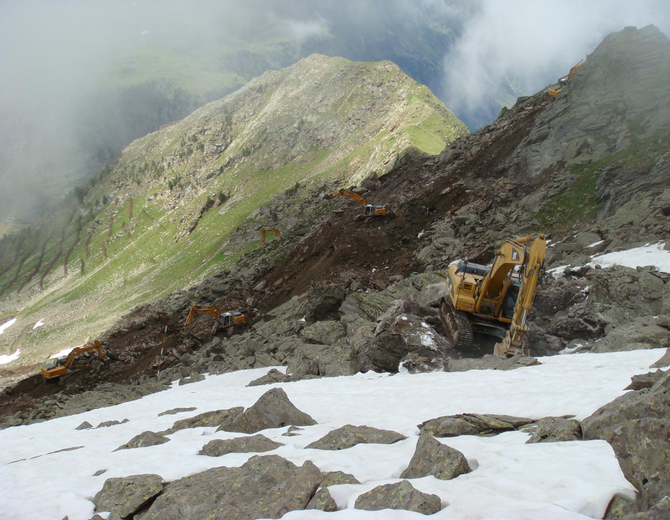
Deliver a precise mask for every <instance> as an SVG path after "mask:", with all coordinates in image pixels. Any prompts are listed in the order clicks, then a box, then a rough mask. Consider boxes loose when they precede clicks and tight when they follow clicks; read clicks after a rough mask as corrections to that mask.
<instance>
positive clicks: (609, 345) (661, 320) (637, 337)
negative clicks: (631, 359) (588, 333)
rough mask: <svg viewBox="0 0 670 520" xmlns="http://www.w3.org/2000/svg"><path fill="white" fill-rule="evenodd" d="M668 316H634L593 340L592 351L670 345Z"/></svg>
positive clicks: (613, 350) (639, 348)
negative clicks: (603, 335) (602, 336)
mask: <svg viewBox="0 0 670 520" xmlns="http://www.w3.org/2000/svg"><path fill="white" fill-rule="evenodd" d="M669 329H670V318H668V317H667V316H661V317H658V316H657V317H651V316H647V317H644V318H636V319H634V320H632V321H630V322H626V323H623V324H622V325H621V326H618V327H616V328H614V329H612V330H611V331H610V332H609V333H608V334H607V335H606V336H605V337H604V338H601V339H599V340H598V341H597V342H595V343H594V344H593V346H592V348H591V351H592V352H618V351H622V350H641V349H651V348H661V347H667V346H670V330H669Z"/></svg>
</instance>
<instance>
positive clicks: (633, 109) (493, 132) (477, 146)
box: [0, 27, 670, 518]
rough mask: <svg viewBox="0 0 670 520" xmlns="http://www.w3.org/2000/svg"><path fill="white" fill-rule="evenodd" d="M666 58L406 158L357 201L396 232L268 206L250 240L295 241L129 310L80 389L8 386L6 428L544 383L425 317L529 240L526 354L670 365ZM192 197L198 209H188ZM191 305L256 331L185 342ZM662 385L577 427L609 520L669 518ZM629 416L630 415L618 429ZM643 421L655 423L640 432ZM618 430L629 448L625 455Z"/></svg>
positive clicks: (642, 61)
mask: <svg viewBox="0 0 670 520" xmlns="http://www.w3.org/2000/svg"><path fill="white" fill-rule="evenodd" d="M669 51H670V41H668V39H667V38H666V37H665V36H663V35H662V34H661V33H660V32H659V31H658V30H657V29H655V28H654V27H647V28H644V29H640V30H636V29H625V30H623V31H620V32H618V33H615V34H613V35H611V36H609V37H608V38H607V39H605V40H604V41H603V42H602V44H601V45H599V46H598V48H597V49H595V50H594V52H593V53H592V54H591V55H590V56H589V59H588V61H587V64H586V66H584V68H582V69H581V70H580V71H579V72H578V73H577V75H576V76H575V77H574V79H573V80H572V81H571V82H570V83H568V84H567V85H565V86H564V87H563V90H562V91H561V93H560V95H559V97H558V98H557V99H555V100H554V99H553V98H552V97H550V96H549V95H548V94H547V93H546V92H545V91H542V92H539V93H537V94H536V95H534V96H530V97H527V98H522V99H519V100H518V101H517V103H516V105H515V106H514V107H513V108H512V109H510V110H508V111H504V112H503V113H502V114H501V116H500V117H499V118H498V119H497V120H496V121H495V122H494V123H493V124H492V125H490V126H488V127H485V128H483V129H482V130H480V131H479V132H477V133H476V134H474V135H469V136H463V137H461V138H460V139H457V140H455V141H454V142H451V143H449V145H448V146H447V147H446V148H445V150H444V151H443V152H442V153H440V154H439V155H438V156H428V155H421V154H416V155H413V156H409V157H407V158H405V159H403V160H401V161H400V162H399V163H397V164H396V165H395V167H393V168H392V169H391V170H390V171H389V172H388V173H387V174H386V175H384V176H383V177H382V178H381V179H379V180H376V179H367V180H366V181H365V182H362V183H361V184H362V186H361V189H360V190H359V191H361V192H363V193H365V194H366V196H368V197H369V198H371V199H374V200H375V201H380V202H384V203H385V204H386V205H387V206H388V207H389V208H392V209H393V211H394V213H395V215H396V218H395V219H377V220H374V219H368V220H367V221H361V220H359V219H354V216H355V215H356V214H357V209H356V208H355V207H354V206H355V205H354V204H352V203H347V202H343V203H341V205H340V206H337V207H338V208H339V209H341V210H342V211H336V212H332V210H333V206H332V205H331V204H332V203H331V202H326V201H323V200H320V195H321V194H323V193H325V192H326V189H327V188H328V187H327V186H325V187H324V186H322V185H320V184H319V183H316V184H314V185H312V186H309V187H308V188H306V189H305V191H304V195H303V196H302V197H295V196H294V195H293V194H291V193H286V194H284V195H282V196H280V197H278V198H275V199H272V200H268V201H267V202H266V204H265V205H264V206H261V207H260V208H259V210H258V213H257V216H258V218H259V220H258V221H259V222H260V217H261V216H263V218H265V219H266V218H267V217H268V216H271V215H273V214H276V215H277V216H280V215H282V219H279V220H277V222H279V223H280V226H281V222H282V221H283V219H284V218H285V219H286V221H288V222H291V223H292V225H291V226H290V228H289V230H288V232H287V233H285V234H283V235H282V236H281V239H280V240H275V241H273V242H271V243H270V245H269V246H268V247H265V248H255V249H253V250H252V251H249V252H248V253H246V254H244V255H242V256H240V257H239V258H238V259H236V262H235V263H234V264H233V263H232V262H231V263H230V267H227V268H226V269H225V270H222V271H220V272H218V273H217V274H215V275H213V276H211V277H210V278H207V279H205V280H203V281H202V282H200V283H199V284H197V285H195V286H193V287H191V288H190V289H189V290H187V291H179V292H173V293H171V294H169V295H168V296H166V297H164V298H162V299H160V300H158V301H155V302H154V303H152V304H149V305H141V306H139V307H137V308H135V309H133V311H132V312H130V313H129V314H128V315H126V316H124V317H123V318H122V319H121V320H119V321H118V322H116V323H115V324H114V326H112V327H111V328H109V329H108V330H107V331H106V332H105V333H104V334H103V335H102V336H101V339H102V340H103V343H104V344H105V346H106V348H108V350H109V351H110V352H112V353H113V354H114V355H115V356H116V357H118V358H119V360H120V362H119V361H116V362H112V363H110V364H108V365H107V366H103V365H102V364H101V363H100V362H99V361H97V360H96V359H95V358H90V359H88V360H86V359H83V360H82V362H81V364H80V366H81V367H82V371H81V373H80V374H79V375H78V377H77V378H75V379H73V380H71V381H70V382H66V383H65V384H64V385H63V386H62V387H60V388H59V387H48V386H47V385H44V384H42V382H41V381H40V379H39V377H33V378H28V379H25V380H23V381H22V382H20V383H18V384H16V385H14V386H12V387H11V388H9V389H8V390H6V391H5V393H4V394H3V395H2V396H0V402H2V404H3V406H4V407H5V409H6V410H7V415H6V417H5V420H4V423H5V424H7V425H8V424H25V423H29V422H35V421H40V420H44V419H47V418H50V417H54V416H60V415H69V414H72V413H77V412H80V411H84V410H87V409H91V408H96V407H99V406H104V405H108V404H113V403H117V402H119V401H121V400H125V399H131V398H136V397H139V396H141V395H144V394H146V393H150V392H153V391H155V390H156V389H157V388H161V387H164V386H165V385H167V384H168V382H170V381H174V380H177V379H179V380H180V383H181V384H187V383H191V382H195V381H199V380H201V379H203V378H204V375H203V374H205V373H209V374H218V373H223V372H228V371H232V370H238V369H242V368H259V367H267V366H275V365H285V366H287V367H288V369H287V372H288V375H285V374H283V373H281V372H270V373H269V374H268V375H267V376H265V379H264V380H262V381H259V382H257V384H260V383H267V382H287V381H296V380H298V379H305V378H315V377H323V376H326V377H327V376H334V375H346V374H354V373H356V372H358V371H367V370H374V371H383V372H398V371H407V372H410V373H413V372H422V371H426V370H440V371H463V370H470V369H473V368H479V369H497V370H509V369H516V368H519V367H526V366H532V365H535V364H536V363H537V360H536V359H534V358H513V359H510V360H501V359H495V358H491V357H483V358H481V359H473V357H476V356H474V353H462V352H458V351H455V350H454V349H453V348H452V346H451V345H450V344H449V343H448V342H447V341H446V340H445V339H444V334H443V331H442V329H441V325H440V322H439V320H438V319H437V310H436V303H437V301H438V298H439V296H440V291H443V290H444V289H443V287H444V285H443V283H442V281H443V279H444V272H443V269H444V268H445V267H446V266H447V265H448V264H449V263H450V262H451V261H453V260H454V259H457V258H466V259H469V260H472V261H477V262H480V263H487V262H489V261H490V260H491V259H492V258H493V254H494V252H495V250H496V249H497V247H498V245H499V243H500V241H501V240H502V239H504V238H508V237H510V236H517V235H522V234H527V233H533V232H544V233H547V234H548V235H549V237H550V239H551V242H550V244H549V248H548V257H547V261H546V263H545V267H546V268H547V270H548V272H547V274H546V275H545V276H544V277H543V279H542V281H541V285H540V289H539V292H538V295H537V299H536V305H535V307H534V309H533V313H532V315H531V317H530V326H531V334H530V338H529V339H530V348H531V352H532V353H533V355H536V356H538V355H547V354H557V353H559V352H563V353H578V352H583V351H588V350H590V351H593V352H606V351H616V350H631V349H649V348H656V347H667V346H669V345H670V273H669V272H668V271H669V267H668V265H670V263H666V262H667V258H668V255H670V252H669V251H668V247H669V246H668V245H667V241H666V239H667V237H668V235H669V234H670V210H669V209H668V208H669V207H670V190H669V189H668V188H667V186H668V185H670V171H669V169H668V157H669V155H668V152H667V149H668V143H670V117H668V116H669V115H670V114H668V112H667V110H666V107H665V105H663V102H662V100H663V93H665V92H666V91H667V88H668V85H669V84H670V64H668V62H667V60H665V61H664V59H663V57H665V56H668V55H670V53H669ZM654 56H655V58H654ZM641 85H642V86H641ZM412 105H413V104H411V105H409V106H410V107H411V106H412ZM203 115H204V114H203ZM192 117H194V118H198V117H200V116H199V112H196V113H195V114H194V115H193V116H192ZM204 124H205V123H203V125H204ZM168 130H170V129H168ZM270 137H272V136H270ZM147 142H149V141H147ZM217 142H218V141H217ZM228 147H229V148H231V147H232V145H228ZM231 150H235V148H234V147H232V148H231ZM129 153H133V152H132V148H131V150H130V151H129ZM242 155H243V154H242ZM234 156H235V155H234ZM235 157H238V156H235ZM232 164H234V165H239V166H241V165H243V164H244V160H243V159H239V162H235V161H234V162H233V163H232ZM259 164H260V163H259ZM231 166H232V165H231ZM234 168H235V167H233V171H234ZM183 196H184V198H185V199H184V200H189V199H188V197H190V195H189V190H185V191H184V195H183ZM159 200H161V199H159ZM226 204H228V202H226ZM338 204H339V203H338ZM224 207H225V205H224ZM198 227H199V226H198ZM249 229H251V228H247V227H245V226H241V227H240V228H239V229H238V231H236V232H235V233H233V234H232V235H231V238H230V240H231V242H236V241H239V243H243V241H244V236H245V233H247V230H249ZM176 243H177V244H179V243H181V241H180V242H176ZM645 244H647V245H645ZM624 251H627V253H624ZM611 253H617V254H618V256H610V254H611ZM626 258H627V259H628V260H626ZM631 258H632V260H631ZM659 259H660V260H659ZM612 264H618V265H615V266H613V267H612V266H611V265H612ZM654 266H655V267H654ZM201 302H208V303H213V304H214V305H216V306H218V307H219V308H222V309H230V308H240V309H243V310H244V311H245V312H246V313H247V315H248V318H249V325H248V326H247V327H240V328H236V329H233V330H232V331H231V333H230V334H229V335H228V334H219V335H217V336H212V333H211V325H212V322H211V318H209V317H200V319H198V320H196V322H195V323H194V324H193V325H192V326H191V327H190V328H185V327H183V320H184V317H185V315H186V312H187V310H188V308H189V306H190V305H192V304H194V303H201ZM208 318H209V319H208ZM166 324H167V326H168V328H167V338H166V341H165V345H164V346H165V352H166V354H165V356H164V358H163V360H162V371H161V373H160V376H159V377H157V369H158V360H157V356H159V354H160V352H161V348H162V347H163V344H162V338H163V331H164V328H165V326H166ZM8 332H11V328H10V329H9V330H8ZM8 332H6V333H5V334H7V333H8ZM478 354H479V357H481V354H482V352H479V353H478ZM658 366H659V367H665V366H667V363H666V364H661V365H658ZM100 383H102V384H100ZM128 383H130V384H128ZM96 385H97V386H96ZM667 385H668V379H667V374H664V373H663V372H660V373H657V374H656V375H654V374H653V373H652V374H649V375H647V376H644V377H642V378H639V379H637V380H634V381H633V386H632V388H633V389H635V393H634V394H630V395H633V396H634V397H628V398H626V400H625V401H623V403H622V402H617V401H615V402H614V403H612V404H611V405H606V407H605V408H604V409H603V410H601V412H600V413H598V414H594V416H593V417H591V418H589V419H586V420H585V422H584V425H583V428H582V429H583V435H584V438H601V439H606V440H608V441H610V442H611V443H612V444H613V446H614V447H615V452H616V453H617V455H618V456H619V458H620V462H621V466H622V469H623V471H624V474H625V475H626V477H627V478H628V480H629V481H630V482H631V483H632V484H633V485H635V486H636V489H637V490H638V498H637V501H635V502H631V501H624V502H625V503H620V502H617V503H614V502H613V503H612V505H611V507H610V511H609V512H608V515H609V517H610V518H617V516H616V515H619V516H618V517H623V516H624V515H626V514H633V513H636V512H638V511H646V510H647V509H652V510H653V511H660V513H659V514H661V515H662V514H663V508H664V507H667V504H666V505H664V504H663V503H662V498H663V496H665V495H667V494H668V492H669V491H670V474H668V473H667V470H663V471H661V470H660V469H659V466H658V464H657V463H656V462H655V460H656V457H657V454H658V453H660V451H659V450H665V451H663V453H665V452H666V451H667V449H668V442H667V436H665V437H664V436H663V434H659V432H662V431H667V429H668V428H669V427H670V424H668V419H667V414H665V415H664V414H663V413H662V411H663V409H664V408H663V407H667V396H666V395H665V394H666V393H667ZM93 388H95V390H94V391H91V390H92V389H93ZM123 392H125V395H124V396H121V394H122V393H123ZM627 403H628V404H631V406H634V409H635V410H636V411H635V412H631V413H630V414H629V413H627V406H626V405H627ZM631 410H632V408H631ZM649 410H652V411H653V414H654V416H653V418H652V419H653V420H649V421H646V422H636V421H641V420H642V418H643V417H642V416H643V415H645V414H647V412H648V411H649ZM10 413H12V414H14V415H11V416H10V415H9V414H10ZM622 425H624V426H625V430H626V432H627V433H626V437H622V438H620V439H616V435H615V433H614V432H616V431H623V430H619V428H622ZM636 425H638V426H640V427H639V428H637V427H636ZM572 427H573V430H574V424H573V425H572ZM580 435H581V434H580ZM636 435H637V437H635V436H636ZM570 438H575V437H570ZM648 446H654V447H655V448H654V449H653V450H650V449H648ZM622 461H625V463H624V462H622ZM622 500H623V499H622ZM657 502H658V504H657ZM653 508H656V509H653ZM639 518H645V517H639ZM646 518H663V516H657V517H646Z"/></svg>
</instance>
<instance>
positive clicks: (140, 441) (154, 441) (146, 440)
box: [114, 431, 170, 451]
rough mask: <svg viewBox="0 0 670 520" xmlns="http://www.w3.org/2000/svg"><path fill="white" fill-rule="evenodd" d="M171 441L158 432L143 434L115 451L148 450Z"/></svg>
mask: <svg viewBox="0 0 670 520" xmlns="http://www.w3.org/2000/svg"><path fill="white" fill-rule="evenodd" d="M169 441H170V439H168V438H167V437H165V435H162V434H161V433H156V432H150V431H147V432H142V433H140V434H139V435H135V437H133V438H132V439H130V440H129V441H128V442H127V443H126V444H124V445H122V446H119V447H118V448H116V449H115V450H114V451H119V450H129V449H132V448H146V447H148V446H157V445H159V444H165V443H166V442H169Z"/></svg>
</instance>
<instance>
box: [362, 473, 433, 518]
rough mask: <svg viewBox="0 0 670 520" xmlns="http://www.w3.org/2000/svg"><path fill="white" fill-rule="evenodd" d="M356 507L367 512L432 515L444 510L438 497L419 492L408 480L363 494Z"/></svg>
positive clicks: (378, 487) (379, 487)
mask: <svg viewBox="0 0 670 520" xmlns="http://www.w3.org/2000/svg"><path fill="white" fill-rule="evenodd" d="M354 507H355V508H356V509H365V510H367V511H381V510H382V509H403V510H406V511H415V512H417V513H422V514H424V515H432V514H434V513H437V512H438V511H440V510H441V509H442V501H441V500H440V497H438V496H437V495H429V494H427V493H422V492H421V491H417V490H416V489H414V486H412V484H410V483H409V482H408V481H407V480H403V481H401V482H398V483H397V484H386V485H384V486H377V487H376V488H374V489H373V490H371V491H368V492H367V493H363V494H362V495H360V496H359V497H358V498H357V499H356V504H355V505H354Z"/></svg>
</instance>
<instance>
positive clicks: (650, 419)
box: [582, 373, 670, 513]
mask: <svg viewBox="0 0 670 520" xmlns="http://www.w3.org/2000/svg"><path fill="white" fill-rule="evenodd" d="M582 430H583V432H584V439H587V440H590V439H603V440H605V441H607V442H609V443H610V444H611V445H612V448H613V449H614V453H615V454H616V456H617V459H618V460H619V464H620V466H621V470H622V471H623V474H624V475H625V477H626V479H627V480H628V481H629V482H630V483H631V484H633V485H634V486H635V487H636V489H637V491H638V495H637V499H636V502H634V503H628V504H625V505H626V506H627V507H625V508H624V509H623V513H634V512H638V511H646V510H647V509H648V508H650V507H652V506H654V505H655V504H656V503H658V502H660V501H661V500H663V497H665V496H668V495H670V438H668V431H670V373H666V374H665V375H664V376H663V378H662V379H661V380H659V381H658V382H657V383H656V384H655V385H654V386H653V387H652V388H650V389H648V390H646V389H645V390H640V391H638V392H629V393H626V394H624V395H622V396H621V397H618V398H617V399H615V400H614V401H612V402H611V403H609V404H606V405H605V406H603V407H602V408H600V409H598V410H597V411H596V412H594V413H593V415H591V416H590V417H587V418H586V419H584V420H583V421H582Z"/></svg>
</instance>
